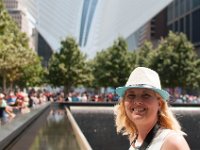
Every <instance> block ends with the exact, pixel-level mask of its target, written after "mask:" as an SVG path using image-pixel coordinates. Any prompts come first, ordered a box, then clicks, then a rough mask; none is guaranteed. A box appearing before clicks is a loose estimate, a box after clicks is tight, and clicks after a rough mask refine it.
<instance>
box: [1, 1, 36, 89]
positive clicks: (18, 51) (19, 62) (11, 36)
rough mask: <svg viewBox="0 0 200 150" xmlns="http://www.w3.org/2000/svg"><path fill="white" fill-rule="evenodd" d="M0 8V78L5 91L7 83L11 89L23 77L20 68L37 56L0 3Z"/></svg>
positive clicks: (30, 62)
mask: <svg viewBox="0 0 200 150" xmlns="http://www.w3.org/2000/svg"><path fill="white" fill-rule="evenodd" d="M1 2H2V1H1ZM0 8H1V9H0V77H1V78H2V80H3V86H2V87H3V90H4V91H6V89H7V81H9V83H10V85H11V87H12V85H13V84H14V82H15V81H17V80H19V79H20V78H21V77H22V76H23V73H22V68H25V67H26V66H28V65H31V64H32V62H33V60H34V59H35V57H37V54H36V53H35V52H34V51H33V50H32V49H30V48H29V45H28V38H27V36H26V34H25V33H22V32H21V31H20V30H19V28H18V26H17V25H16V23H15V22H14V21H13V20H12V18H11V17H10V16H9V14H8V13H7V11H6V10H5V9H4V7H3V5H2V3H0Z"/></svg>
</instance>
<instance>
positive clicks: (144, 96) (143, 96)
mask: <svg viewBox="0 0 200 150" xmlns="http://www.w3.org/2000/svg"><path fill="white" fill-rule="evenodd" d="M150 97H151V95H149V94H144V95H142V98H143V99H149V98H150Z"/></svg>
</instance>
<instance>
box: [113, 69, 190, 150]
mask: <svg viewBox="0 0 200 150" xmlns="http://www.w3.org/2000/svg"><path fill="white" fill-rule="evenodd" d="M116 93H117V94H118V95H119V96H120V97H121V100H120V102H119V104H118V105H116V106H115V114H116V127H117V132H118V133H122V134H123V135H128V137H129V140H130V148H129V150H145V149H148V150H189V149H190V148H189V146H188V143H187V142H186V140H185V138H184V137H183V135H185V134H184V132H182V131H181V126H180V125H179V122H178V121H177V119H176V118H175V117H174V115H173V113H172V112H171V110H170V109H169V107H168V105H167V102H166V101H167V100H168V99H169V93H168V92H167V91H165V90H163V89H161V84H160V78H159V75H158V74H157V72H155V71H153V70H151V69H149V68H145V67H138V68H136V69H135V70H134V71H133V72H132V73H131V75H130V77H129V79H128V81H127V83H126V85H125V86H124V87H118V88H117V89H116Z"/></svg>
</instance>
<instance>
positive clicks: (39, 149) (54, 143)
mask: <svg viewBox="0 0 200 150" xmlns="http://www.w3.org/2000/svg"><path fill="white" fill-rule="evenodd" d="M65 113H66V112H65V111H64V110H62V109H54V110H51V111H50V113H49V114H48V116H47V118H46V120H44V121H46V123H45V124H44V125H43V126H42V127H41V128H40V129H39V131H38V133H37V135H36V136H35V139H34V140H33V143H32V145H31V147H30V150H54V149H59V150H64V149H65V150H72V149H73V150H79V149H80V148H79V146H78V144H77V142H76V139H75V135H74V134H73V131H72V128H71V125H70V122H69V120H68V118H67V115H66V114H65Z"/></svg>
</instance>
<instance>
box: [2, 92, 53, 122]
mask: <svg viewBox="0 0 200 150" xmlns="http://www.w3.org/2000/svg"><path fill="white" fill-rule="evenodd" d="M50 98H51V95H50V94H49V92H44V91H35V90H30V91H29V92H28V93H27V92H23V91H18V92H13V91H10V92H9V93H8V94H5V93H0V124H1V125H3V124H5V123H6V122H8V121H9V120H12V119H13V118H15V116H16V115H17V114H24V113H29V112H30V111H31V108H34V107H38V106H40V105H41V104H43V103H45V102H47V101H50V100H51V99H50Z"/></svg>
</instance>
